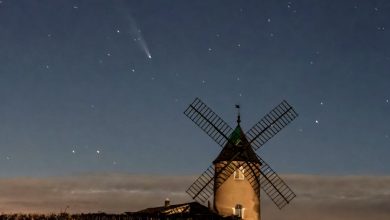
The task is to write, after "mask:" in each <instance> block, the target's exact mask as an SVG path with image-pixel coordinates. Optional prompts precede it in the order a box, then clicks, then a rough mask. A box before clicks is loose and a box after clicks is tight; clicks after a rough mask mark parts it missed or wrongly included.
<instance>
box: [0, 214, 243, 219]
mask: <svg viewBox="0 0 390 220" xmlns="http://www.w3.org/2000/svg"><path fill="white" fill-rule="evenodd" d="M0 219H1V220H3V219H4V220H160V219H161V220H220V219H221V220H222V219H225V220H228V219H230V220H233V219H238V218H235V217H228V218H223V217H221V216H218V215H204V214H199V215H196V214H195V215H191V216H190V215H181V216H180V215H174V216H157V215H156V216H153V215H138V214H135V213H126V214H105V213H90V214H67V213H62V214H49V215H41V214H9V215H5V214H2V215H0Z"/></svg>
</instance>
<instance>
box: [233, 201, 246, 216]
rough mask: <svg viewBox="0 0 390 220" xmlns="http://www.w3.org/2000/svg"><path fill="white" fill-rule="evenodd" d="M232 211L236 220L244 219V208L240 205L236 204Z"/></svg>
mask: <svg viewBox="0 0 390 220" xmlns="http://www.w3.org/2000/svg"><path fill="white" fill-rule="evenodd" d="M232 210H233V215H234V216H237V217H238V219H244V212H245V208H243V207H242V205H241V204H237V205H236V207H234V208H232Z"/></svg>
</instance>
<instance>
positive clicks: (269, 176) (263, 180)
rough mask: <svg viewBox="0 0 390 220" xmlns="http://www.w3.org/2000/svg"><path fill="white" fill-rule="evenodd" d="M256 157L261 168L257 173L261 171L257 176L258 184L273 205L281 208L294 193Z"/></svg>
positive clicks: (288, 201)
mask: <svg viewBox="0 0 390 220" xmlns="http://www.w3.org/2000/svg"><path fill="white" fill-rule="evenodd" d="M258 158H259V160H260V162H261V168H260V170H259V173H261V175H260V176H259V178H260V179H259V181H260V186H261V188H262V189H263V190H264V192H265V193H266V194H267V195H268V196H269V197H270V198H271V200H272V201H273V202H274V203H275V205H276V206H277V207H278V208H279V209H282V208H283V207H284V206H285V205H287V204H288V203H290V201H291V200H292V199H294V197H295V196H296V195H295V193H294V192H293V191H292V190H291V189H290V187H288V186H287V184H286V183H285V182H284V181H283V180H282V179H281V178H280V177H279V175H278V174H276V173H275V171H274V170H273V169H272V168H271V167H270V166H269V165H268V164H267V163H266V162H265V161H264V160H263V159H261V158H260V157H259V156H258Z"/></svg>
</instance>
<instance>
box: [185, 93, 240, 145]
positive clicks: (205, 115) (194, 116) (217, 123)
mask: <svg viewBox="0 0 390 220" xmlns="http://www.w3.org/2000/svg"><path fill="white" fill-rule="evenodd" d="M184 114H185V115H186V116H187V117H188V118H190V119H191V120H192V121H193V122H194V123H195V124H196V125H198V126H199V127H200V128H201V129H202V130H203V131H205V132H206V133H207V134H208V135H209V136H210V137H211V138H212V139H213V140H214V141H215V142H217V144H219V145H220V146H222V147H223V146H224V145H225V144H226V142H227V141H228V136H229V135H230V133H232V131H233V129H232V128H231V127H230V126H229V125H228V124H227V123H226V122H225V121H224V120H222V119H221V118H220V117H219V116H218V115H217V114H216V113H214V112H213V111H212V110H211V109H210V108H209V107H207V105H206V104H204V103H203V102H202V101H201V100H200V99H199V98H196V99H195V100H194V102H192V104H191V105H190V106H188V108H187V109H186V110H185V111H184Z"/></svg>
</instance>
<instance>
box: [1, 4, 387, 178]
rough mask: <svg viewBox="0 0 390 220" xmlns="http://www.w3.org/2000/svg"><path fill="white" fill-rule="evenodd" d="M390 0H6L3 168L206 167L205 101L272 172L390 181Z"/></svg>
mask: <svg viewBox="0 0 390 220" xmlns="http://www.w3.org/2000/svg"><path fill="white" fill-rule="evenodd" d="M389 39H390V2H389V1H388V0H381V1H380V0H370V1H367V0H343V1H337V0H326V1H325V0H322V1H320V0H295V1H293V0H290V1H274V0H264V1H258V0H253V1H226V0H225V1H222V0H221V1H183V0H172V1H141V0H139V1H103V0H94V1H91V0H90V1H87V0H84V1H82V0H79V1H75V0H74V1H71V0H69V1H65V0H58V1H49V0H41V1H38V0H12V1H11V0H2V1H0V104H1V105H0V177H2V178H8V177H21V176H31V177H47V176H67V175H74V174H80V173H102V172H113V173H122V172H124V173H133V174H159V175H197V174H200V173H201V172H202V171H204V170H205V169H206V168H207V167H208V166H209V165H210V163H211V161H212V160H213V159H214V158H215V157H216V156H217V154H218V153H219V151H220V148H219V146H218V145H217V144H215V143H214V142H213V141H212V139H210V138H209V137H208V136H207V135H206V134H205V133H204V132H203V131H202V130H201V129H199V128H198V127H197V126H196V125H195V124H194V123H192V122H191V121H190V120H189V119H188V118H186V116H185V115H184V114H183V111H184V110H185V109H186V107H187V106H188V105H189V104H190V103H191V102H192V101H193V100H194V99H195V97H199V98H201V99H202V100H203V101H204V102H205V103H206V104H207V105H208V106H209V107H211V108H212V109H213V110H214V111H215V112H216V113H217V114H219V115H220V116H221V117H222V118H223V119H224V120H225V121H226V122H227V123H229V124H230V125H231V127H235V126H236V122H235V121H236V114H237V113H236V109H235V108H234V105H235V104H240V105H241V116H242V123H241V124H242V127H243V129H244V130H245V131H246V130H248V129H249V128H251V127H252V125H254V124H255V123H256V122H258V121H259V120H260V119H261V118H262V117H263V116H264V115H265V114H266V113H268V112H269V111H270V110H271V109H272V108H273V107H274V106H276V105H278V104H279V103H280V102H281V101H282V100H283V99H285V100H287V101H288V102H289V103H290V104H291V105H292V106H294V108H295V109H296V111H297V112H298V113H299V117H298V118H297V119H296V120H294V121H293V122H292V123H291V124H290V125H289V126H287V127H286V128H285V129H283V130H282V131H281V132H280V133H279V134H277V135H276V136H275V137H274V138H273V139H271V140H270V141H269V142H268V143H267V144H266V145H264V146H263V147H262V148H261V149H260V150H259V151H258V153H259V154H260V155H261V157H262V158H263V159H264V160H265V161H267V162H268V163H269V164H270V165H271V166H272V167H273V168H274V169H275V170H276V171H277V172H278V173H282V174H283V173H291V174H319V175H350V174H351V175H389V174H390V165H389V162H388V161H389V155H390V148H389V146H390V115H389V113H390V101H389V100H390V74H389V69H390V43H389Z"/></svg>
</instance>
